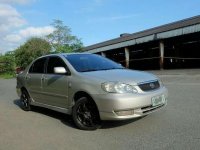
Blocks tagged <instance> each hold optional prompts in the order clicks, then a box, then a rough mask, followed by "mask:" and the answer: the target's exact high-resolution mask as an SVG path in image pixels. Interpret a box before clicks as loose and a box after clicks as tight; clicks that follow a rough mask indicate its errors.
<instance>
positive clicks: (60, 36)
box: [46, 20, 83, 53]
mask: <svg viewBox="0 0 200 150" xmlns="http://www.w3.org/2000/svg"><path fill="white" fill-rule="evenodd" d="M51 25H52V26H53V27H54V29H55V30H54V31H53V33H51V34H49V35H47V36H46V38H47V40H48V41H49V43H50V44H51V46H52V48H53V51H54V53H69V52H76V51H80V50H81V49H82V47H83V43H82V42H81V40H80V39H78V38H77V37H76V36H74V35H72V34H71V29H70V28H69V27H68V26H65V25H64V24H63V22H62V21H60V20H54V22H53V23H52V24H51Z"/></svg>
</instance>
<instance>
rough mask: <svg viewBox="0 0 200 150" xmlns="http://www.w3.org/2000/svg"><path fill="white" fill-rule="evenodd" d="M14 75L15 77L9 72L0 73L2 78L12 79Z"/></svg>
mask: <svg viewBox="0 0 200 150" xmlns="http://www.w3.org/2000/svg"><path fill="white" fill-rule="evenodd" d="M14 77H15V75H14V74H9V73H2V74H0V78H3V79H12V78H14Z"/></svg>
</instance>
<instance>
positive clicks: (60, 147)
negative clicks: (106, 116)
mask: <svg viewBox="0 0 200 150" xmlns="http://www.w3.org/2000/svg"><path fill="white" fill-rule="evenodd" d="M152 72H153V73H155V74H157V75H158V76H159V77H160V78H161V79H162V80H163V82H164V84H165V85H166V87H167V88H168V90H169V98H168V105H167V107H165V108H164V109H162V110H160V111H157V112H155V113H153V114H151V115H148V116H146V117H143V118H140V119H136V120H131V121H125V122H104V124H103V127H102V128H101V129H98V130H96V131H82V130H78V129H76V128H75V126H74V124H73V122H72V120H71V117H70V116H67V115H64V114H61V113H57V112H54V111H51V110H47V109H42V108H38V107H34V109H33V111H30V112H24V111H23V110H22V109H21V108H20V103H19V98H18V97H17V94H16V92H15V85H16V81H15V79H10V80H4V79H0V150H45V149H48V150H71V149H72V150H79V149H81V150H102V149H103V150H133V149H134V150H137V149H148V150H157V149H167V150H168V149H169V150H173V149H175V150H177V149H180V150H189V149H191V150H199V149H200V148H199V147H200V94H199V93H200V70H198V69H196V70H170V71H169V70H167V71H166V70H165V71H152Z"/></svg>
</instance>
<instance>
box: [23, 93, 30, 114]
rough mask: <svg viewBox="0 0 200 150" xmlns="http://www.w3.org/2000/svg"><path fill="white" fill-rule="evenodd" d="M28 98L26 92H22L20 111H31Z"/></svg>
mask: <svg viewBox="0 0 200 150" xmlns="http://www.w3.org/2000/svg"><path fill="white" fill-rule="evenodd" d="M30 102H31V100H30V96H29V94H28V92H27V91H26V90H22V94H21V103H22V109H23V110H24V111H30V110H31V105H30Z"/></svg>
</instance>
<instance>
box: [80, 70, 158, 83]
mask: <svg viewBox="0 0 200 150" xmlns="http://www.w3.org/2000/svg"><path fill="white" fill-rule="evenodd" d="M82 74H83V75H84V76H87V77H88V78H97V79H102V80H103V82H107V81H118V82H123V83H126V84H131V85H136V84H138V83H141V82H147V81H150V80H157V79H158V78H157V77H156V76H155V75H153V74H150V73H147V72H143V71H135V70H129V69H113V70H100V71H92V72H84V73H82Z"/></svg>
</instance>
